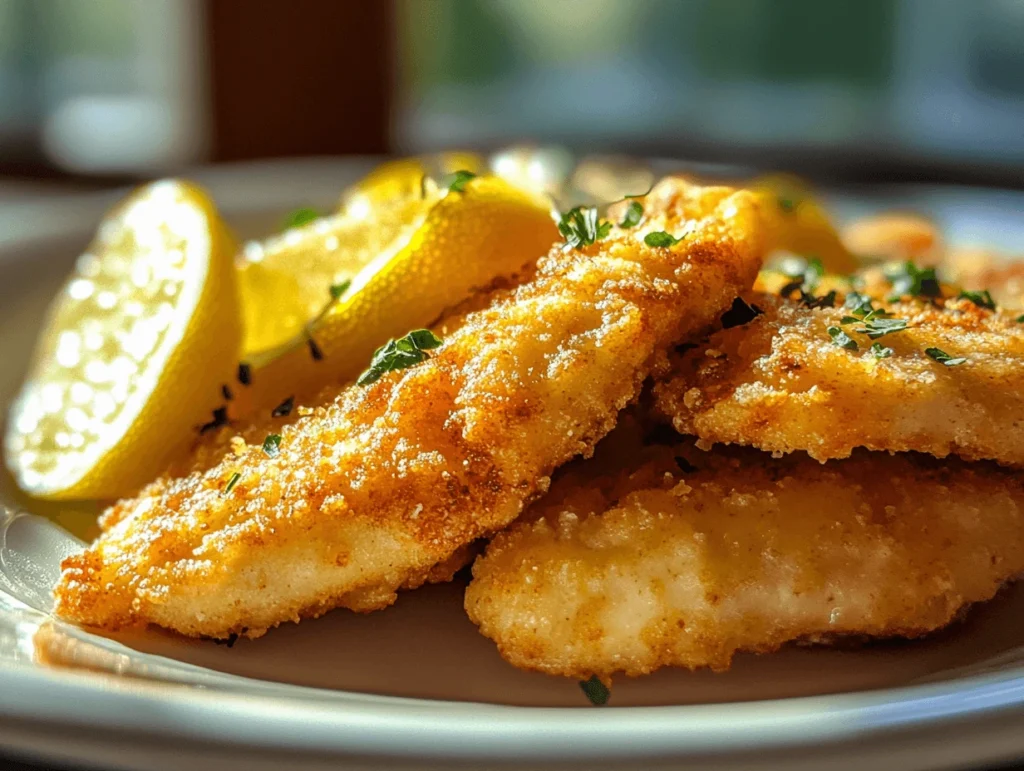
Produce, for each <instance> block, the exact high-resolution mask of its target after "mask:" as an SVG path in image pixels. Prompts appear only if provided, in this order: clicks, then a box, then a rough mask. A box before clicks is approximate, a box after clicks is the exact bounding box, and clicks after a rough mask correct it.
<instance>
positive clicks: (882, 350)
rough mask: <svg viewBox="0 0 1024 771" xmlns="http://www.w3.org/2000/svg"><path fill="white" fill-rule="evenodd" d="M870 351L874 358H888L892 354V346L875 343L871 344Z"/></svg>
mask: <svg viewBox="0 0 1024 771" xmlns="http://www.w3.org/2000/svg"><path fill="white" fill-rule="evenodd" d="M871 353H873V354H875V358H876V359H888V358H889V357H890V356H892V353H893V351H892V348H886V347H885V346H884V345H882V344H881V343H875V344H874V345H872V346H871Z"/></svg>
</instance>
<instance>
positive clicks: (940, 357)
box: [924, 348, 967, 367]
mask: <svg viewBox="0 0 1024 771" xmlns="http://www.w3.org/2000/svg"><path fill="white" fill-rule="evenodd" d="M924 352H925V353H927V354H928V355H929V356H931V357H932V358H933V359H935V361H937V362H939V364H945V365H946V366H947V367H957V366H959V365H961V364H963V363H964V362H965V361H967V359H966V358H965V357H963V356H957V357H956V358H954V357H952V356H950V355H949V354H948V353H946V352H945V351H944V350H942V349H941V348H925V349H924Z"/></svg>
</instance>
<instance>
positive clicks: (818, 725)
mask: <svg viewBox="0 0 1024 771" xmlns="http://www.w3.org/2000/svg"><path fill="white" fill-rule="evenodd" d="M374 162H375V161H374V159H359V160H356V161H330V160H313V161H304V162H301V163H294V162H289V163H263V164H256V165H244V166H242V165H239V166H229V167H224V168H220V169H216V170H202V171H199V172H197V173H196V174H195V175H193V176H194V177H195V178H196V179H197V180H198V181H199V182H200V183H202V184H204V185H206V186H207V187H208V188H209V189H210V190H211V192H212V193H213V195H214V197H215V199H216V200H217V201H218V203H219V205H220V206H221V208H222V210H223V211H224V213H225V214H226V215H227V217H228V218H229V220H230V221H231V222H232V224H233V225H234V226H235V227H236V228H237V230H238V231H239V232H240V234H241V235H243V236H258V235H263V234H267V233H269V232H271V231H272V230H274V229H275V228H276V227H277V226H278V224H279V223H280V221H281V216H282V214H283V213H284V212H286V211H288V210H290V209H293V208H295V207H297V206H301V205H313V206H318V207H324V208H327V207H330V206H331V205H332V204H333V203H334V202H335V201H336V199H337V196H338V193H339V191H340V190H341V189H342V188H344V187H345V186H346V185H347V184H349V183H351V182H352V181H354V180H355V179H357V178H358V177H359V176H360V175H361V174H362V173H364V172H365V171H366V170H367V169H368V168H370V167H371V166H372V165H373V164H374ZM656 166H658V167H660V170H665V169H671V168H678V169H684V170H686V169H687V168H688V167H686V166H685V165H684V164H671V163H668V162H659V163H657V164H656ZM697 171H698V172H699V173H702V174H704V175H707V176H712V177H728V176H733V175H738V174H741V172H742V170H737V169H729V168H707V167H702V168H700V169H697ZM116 197H117V196H116V195H115V194H101V195H88V196H81V195H74V196H67V197H63V198H58V199H46V200H42V201H38V202H32V201H25V202H23V203H19V204H15V205H14V206H9V207H7V208H5V209H4V210H2V211H0V357H2V358H0V360H2V361H3V362H4V363H5V366H4V367H3V369H0V402H2V403H3V404H4V405H6V404H7V402H8V401H9V400H10V398H11V397H12V395H13V393H14V392H15V390H16V389H17V387H18V384H19V382H20V379H21V377H22V375H23V372H24V368H25V366H26V364H27V361H28V357H29V355H30V353H31V348H32V344H33V341H34V337H35V333H36V330H37V329H38V327H39V326H40V324H41V323H42V319H43V316H44V314H45V309H46V305H47V303H48V301H49V299H50V298H51V297H52V296H53V294H54V293H55V291H56V290H57V288H58V287H59V286H60V283H61V281H62V279H63V276H64V274H65V272H66V271H67V270H68V269H69V268H70V266H71V263H72V261H73V259H74V258H75V256H76V255H77V254H78V253H79V252H80V250H81V249H82V248H83V247H84V246H85V245H86V243H87V242H88V240H89V237H90V235H91V231H92V229H93V227H94V226H95V223H96V222H97V221H98V219H99V217H100V216H101V214H102V212H103V210H104V209H105V208H106V207H107V206H108V205H109V204H110V203H111V202H112V201H113V200H115V199H116ZM826 198H827V201H828V203H829V206H830V207H831V208H832V209H833V211H836V212H837V213H838V216H839V217H840V218H843V217H849V216H854V215H858V214H863V213H866V212H869V211H872V210H881V209H892V208H900V209H912V210H915V211H921V212H924V213H927V214H929V215H931V216H934V217H935V218H936V219H937V220H938V221H939V223H940V224H941V226H942V228H943V230H944V232H945V233H946V234H947V237H948V238H949V240H950V241H951V242H952V243H954V244H964V245H970V244H987V245H992V246H995V247H996V248H1002V249H1005V250H1007V251H1012V250H1013V249H1014V248H1015V247H1016V248H1017V249H1020V245H1024V215H1022V214H1021V212H1024V194H1020V193H1012V192H1005V191H989V190H966V189H953V188H936V187H931V188H921V187H905V186H904V187H900V186H893V187H888V188H872V189H861V190H842V191H827V193H826ZM0 500H2V502H3V504H4V505H5V507H6V508H5V513H4V514H3V517H2V520H0V746H3V747H5V748H7V749H9V750H13V751H15V752H20V753H26V754H29V755H35V756H39V757H45V758H47V759H50V760H54V761H57V760H64V761H65V762H75V763H78V764H95V765H97V766H99V767H103V768H126V769H135V768H139V769H142V768H145V769H156V768H179V767H182V766H184V765H185V764H186V763H187V764H189V765H191V766H193V767H195V768H197V769H201V768H234V767H237V768H246V769H254V768H255V769H260V768H281V767H289V768H349V767H351V768H388V769H391V768H446V769H448V768H460V767H466V768H530V769H544V768H574V767H581V768H583V767H586V768H593V767H608V768H639V767H645V768H657V767H675V766H678V765H681V764H682V763H684V762H692V763H694V764H695V765H698V766H699V767H702V768H766V769H774V768H788V769H792V768H818V767H821V765H822V764H823V763H825V762H828V763H829V764H830V767H832V768H863V767H864V766H865V765H867V764H868V763H871V764H874V765H875V766H877V767H878V768H880V769H884V768H901V769H913V768H956V767H963V766H965V765H967V764H972V763H979V764H980V763H988V762H994V761H999V760H1004V759H1008V758H1015V757H1021V756H1024V732H1022V731H1021V730H1020V729H1021V726H1022V725H1024V627H1022V626H1021V624H1020V623H1019V619H1020V618H1021V617H1022V611H1024V585H1021V586H1019V587H1011V588H1010V589H1008V590H1006V591H1005V592H1003V593H1002V594H1001V595H1000V596H999V597H998V598H997V599H996V600H995V601H993V602H992V603H989V604H987V605H984V606H981V607H978V608H975V609H974V610H972V612H971V613H969V614H968V615H967V617H966V618H965V619H964V620H963V621H962V622H960V623H957V624H956V625H954V626H953V627H951V628H949V629H947V630H945V631H943V632H942V633H939V634H937V635H934V636H932V637H930V638H928V639H926V640H920V641H915V642H884V643H876V644H872V645H867V646H861V647H859V648H853V647H844V648H837V649H821V648H805V647H798V646H792V647H788V648H786V649H784V650H783V651H782V652H780V653H778V654H775V655H771V656H760V657H758V656H752V655H751V656H740V657H738V658H737V660H736V663H735V665H734V667H733V669H732V670H731V671H729V672H728V673H724V674H714V673H710V672H697V673H690V672H682V671H663V672H659V673H657V674H655V675H653V676H650V677H647V678H639V679H635V680H630V679H627V678H619V679H617V680H616V681H615V683H614V687H613V691H612V701H611V703H610V705H609V706H608V707H604V708H593V707H591V706H590V705H589V703H588V702H587V701H586V699H585V698H584V697H583V694H582V693H581V691H580V689H579V688H578V687H577V685H576V684H575V683H573V682H572V681H568V680H562V679H556V678H548V677H545V676H543V675H538V674H531V673H524V672H520V671H518V670H516V669H514V668H512V667H511V666H509V665H507V664H505V663H504V662H503V661H502V660H501V658H500V657H499V656H498V654H497V652H496V651H495V649H494V646H493V645H492V644H491V643H490V642H489V641H487V640H486V639H484V638H483V637H482V636H480V635H479V634H478V633H477V631H476V629H475V628H474V627H473V625H472V624H471V623H470V622H469V620H468V619H467V618H466V617H465V614H464V613H463V611H462V609H461V604H462V590H463V588H464V586H465V583H464V580H457V581H456V582H454V583H452V584H449V585H444V586H434V587H428V588H426V589H423V590H420V591H417V592H414V593H408V594H406V595H404V596H402V597H401V598H400V599H399V601H398V603H397V604H396V605H395V606H394V607H392V608H390V609H388V610H386V611H383V612H380V613H376V614H372V615H368V616H361V615H356V614H353V613H349V612H347V611H336V612H334V613H331V614H329V615H328V616H326V617H324V618H322V619H319V620H316V621H308V622H304V623H303V624H301V625H298V626H295V625H290V626H286V627H282V628H280V629H278V630H275V631H273V632H271V633H270V634H268V635H267V636H266V637H265V638H262V639H260V640H256V641H249V640H242V641H239V642H238V643H237V644H236V645H234V646H232V647H230V648H228V647H226V646H222V645H216V644H214V643H212V642H205V641H186V640H181V639H178V638H175V637H172V636H170V635H165V634H161V633H156V632H147V633H133V634H124V635H112V636H100V635H98V634H93V633H91V632H87V631H84V630H80V629H76V628H75V627H73V626H70V625H67V624H64V623H62V622H60V621H57V620H55V619H53V618H52V617H51V616H50V615H49V612H48V611H49V609H50V604H51V601H50V597H49V590H50V587H51V586H52V585H53V583H54V581H55V580H56V577H57V575H58V566H59V562H60V559H61V558H62V557H63V556H64V555H65V554H67V553H69V551H71V550H74V549H75V548H77V546H78V543H79V542H78V541H77V540H76V538H75V535H73V534H78V535H81V536H84V535H87V534H88V531H89V528H90V523H91V521H92V520H93V519H94V517H95V514H96V510H97V507H96V506H94V505H82V506H71V505H60V504H42V503H39V502H35V501H30V500H28V499H26V498H24V497H23V496H22V495H21V494H20V493H18V491H17V490H16V489H15V487H14V486H13V484H12V482H11V480H10V479H9V477H7V476H6V474H5V475H4V476H3V478H2V479H0Z"/></svg>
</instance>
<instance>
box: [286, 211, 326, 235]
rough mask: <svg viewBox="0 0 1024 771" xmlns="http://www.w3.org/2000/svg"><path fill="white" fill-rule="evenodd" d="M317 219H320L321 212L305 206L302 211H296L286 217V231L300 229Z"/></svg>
mask: <svg viewBox="0 0 1024 771" xmlns="http://www.w3.org/2000/svg"><path fill="white" fill-rule="evenodd" d="M317 219H320V212H318V211H317V210H316V209H311V208H310V207H308V206H305V207H303V208H301V209H296V210H295V211H293V212H292V213H291V214H289V215H288V216H287V217H285V220H284V229H285V230H290V229H291V228H300V227H302V226H303V225H308V224H309V223H310V222H312V221H313V220H317Z"/></svg>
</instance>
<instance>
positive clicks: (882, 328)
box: [845, 311, 907, 340]
mask: <svg viewBox="0 0 1024 771" xmlns="http://www.w3.org/2000/svg"><path fill="white" fill-rule="evenodd" d="M875 312H876V311H872V313H875ZM845 318H847V319H849V318H850V317H849V316H846V317H845ZM855 320H856V319H854V321H855ZM906 328H907V320H906V319H892V318H887V317H883V316H881V315H879V316H874V317H872V316H871V313H869V314H868V315H867V316H865V317H864V324H863V326H860V327H857V328H856V329H854V330H853V331H854V332H859V333H861V334H862V335H867V336H868V337H870V338H871V339H872V340H877V339H878V338H880V337H885V336H886V335H891V334H892V333H893V332H902V331H903V330H905V329H906Z"/></svg>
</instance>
